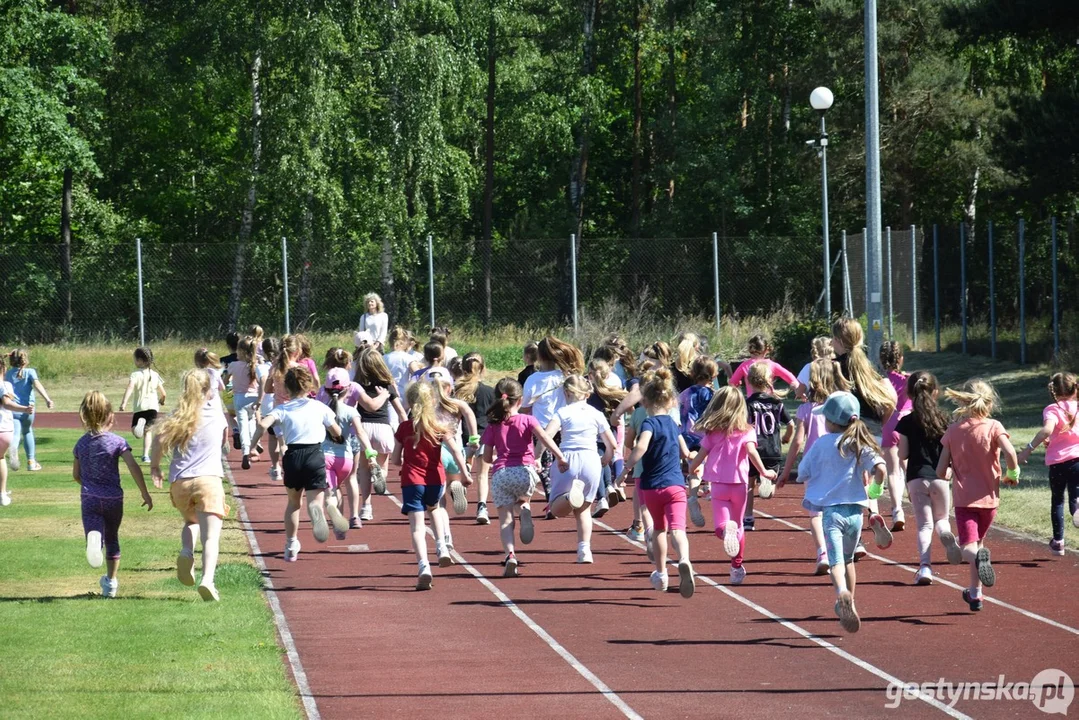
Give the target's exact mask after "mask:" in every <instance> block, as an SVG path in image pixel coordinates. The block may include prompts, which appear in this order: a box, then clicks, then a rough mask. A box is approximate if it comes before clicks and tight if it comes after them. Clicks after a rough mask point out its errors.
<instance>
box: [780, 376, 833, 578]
mask: <svg viewBox="0 0 1079 720" xmlns="http://www.w3.org/2000/svg"><path fill="white" fill-rule="evenodd" d="M806 385H807V387H808V388H809V390H808V393H807V395H806V402H804V403H802V404H801V405H800V406H799V407H798V414H797V415H796V416H795V420H794V423H795V431H794V440H793V441H792V442H791V446H790V447H789V448H788V449H787V462H786V464H785V465H784V466H783V474H782V475H780V477H779V484H778V486H777V487H783V486H784V485H786V484H787V482H788V481H789V480H790V479H791V471H792V470H793V469H794V463H795V461H797V460H798V453H799V452H802V451H804V452H809V449H810V448H811V447H813V444H814V443H815V442H817V439H818V438H820V436H821V435H824V434H826V433H827V432H828V430H827V428H826V427H825V420H824V416H823V415H822V414H821V413H820V412H819V411H818V408H820V407H821V406H822V405H824V401H825V400H827V399H828V396H829V395H831V394H832V393H834V392H836V391H837V390H842V389H843V387H844V383H843V376H842V374H841V373H840V371H839V364H838V363H836V362H835V361H834V360H831V359H827V358H822V359H820V360H814V361H813V362H812V363H810V369H809V378H808V380H807V383H806ZM797 482H799V483H801V482H803V480H802V478H800V477H799V478H798V479H797ZM809 527H810V530H811V532H812V535H813V542H814V543H815V546H816V549H817V570H816V574H817V575H825V574H827V573H828V553H827V551H826V550H825V548H824V526H823V525H822V524H821V513H820V512H817V511H814V512H811V513H809Z"/></svg>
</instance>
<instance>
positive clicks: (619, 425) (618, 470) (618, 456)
mask: <svg viewBox="0 0 1079 720" xmlns="http://www.w3.org/2000/svg"><path fill="white" fill-rule="evenodd" d="M602 349H603V348H600V350H602ZM597 354H598V351H597ZM588 380H589V382H591V383H592V394H591V395H589V397H588V404H589V405H591V406H592V407H594V408H595V409H596V410H599V411H600V412H601V413H603V416H604V417H610V415H611V413H612V412H614V410H615V408H617V407H618V404H619V403H621V402H622V400H623V399H624V398H625V397H626V391H625V390H623V389H622V381H621V380H619V379H618V376H617V375H615V374H614V373H613V372H611V366H610V365H609V364H608V363H607V362H606V361H605V360H602V359H600V358H598V357H595V355H594V356H593V357H592V362H590V363H588ZM610 427H611V431H612V432H613V433H614V439H615V445H614V446H613V447H611V446H610V445H607V444H606V443H604V442H603V441H602V440H601V441H600V442H599V444H598V445H597V449H598V450H599V451H600V453H601V454H602V453H605V452H607V450H608V449H610V450H611V452H612V455H613V459H612V461H611V463H610V464H609V465H604V466H603V482H602V483H600V487H599V488H597V490H596V492H597V498H596V499H595V500H593V505H595V504H596V503H598V504H599V510H597V511H596V512H595V513H594V514H593V516H592V517H602V515H600V512H599V511H600V510H602V509H603V506H604V504H606V506H607V509H610V508H611V507H614V506H615V505H617V504H618V503H620V502H622V501H623V500H626V490H625V488H623V487H622V486H620V485H619V484H618V480H619V478H621V477H622V471H623V470H624V469H625V463H624V462H623V455H622V447H623V445H624V443H625V442H626V423H625V420H624V418H623V416H621V415H619V416H618V417H617V418H614V422H613V423H610Z"/></svg>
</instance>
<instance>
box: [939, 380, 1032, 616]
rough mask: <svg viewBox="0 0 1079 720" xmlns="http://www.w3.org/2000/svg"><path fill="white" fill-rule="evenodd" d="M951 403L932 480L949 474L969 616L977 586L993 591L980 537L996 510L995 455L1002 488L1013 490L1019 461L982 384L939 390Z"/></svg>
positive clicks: (991, 393) (977, 602)
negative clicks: (965, 570) (967, 573)
mask: <svg viewBox="0 0 1079 720" xmlns="http://www.w3.org/2000/svg"><path fill="white" fill-rule="evenodd" d="M944 394H945V396H946V397H947V398H948V399H949V400H951V401H952V402H954V403H955V404H956V405H957V406H958V407H956V409H955V412H954V413H953V415H954V417H955V418H956V420H957V422H955V423H953V424H952V425H951V426H950V427H949V428H948V430H947V431H946V432H945V433H944V436H943V437H942V438H941V439H940V444H941V448H942V449H941V452H940V462H939V463H937V477H938V478H940V479H941V480H945V479H947V477H948V469H949V468H951V471H952V499H953V500H954V502H955V525H956V528H957V529H958V530H959V533H958V535H959V545H960V547H961V548H962V549H963V559H964V560H965V561H967V562H968V563H970V587H968V588H965V589H964V590H963V602H965V603H967V605H969V606H970V609H971V610H972V611H975V612H977V611H979V610H981V609H982V586H983V585H984V586H986V587H993V585H995V584H996V582H997V576H996V572H995V571H994V570H993V564H992V561H991V558H990V554H989V548H987V547H985V536H986V533H988V532H989V528H990V527H991V526H992V524H993V518H994V517H996V514H997V507H999V506H1000V480H1001V472H1000V453H1001V452H1003V453H1004V458H1005V460H1006V462H1007V466H1008V474H1007V477H1006V478H1005V480H1004V482H1005V484H1007V485H1018V484H1019V458H1018V456H1017V455H1016V453H1015V448H1014V447H1012V443H1011V440H1009V437H1008V431H1007V430H1005V429H1004V426H1003V425H1001V424H1000V422H998V421H997V420H994V419H992V417H991V415H992V414H993V410H994V409H995V408H998V407H1000V399H999V398H998V397H997V393H996V390H994V389H993V386H992V385H990V384H989V383H988V382H986V381H985V380H971V381H969V382H967V383H966V385H964V386H963V389H962V390H951V389H949V390H945V391H944Z"/></svg>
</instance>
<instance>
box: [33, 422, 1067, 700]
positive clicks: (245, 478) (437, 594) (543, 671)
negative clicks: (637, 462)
mask: <svg viewBox="0 0 1079 720" xmlns="http://www.w3.org/2000/svg"><path fill="white" fill-rule="evenodd" d="M72 421H73V422H72ZM61 423H62V424H63V425H65V426H69V427H70V426H73V425H74V426H77V417H74V418H73V417H72V416H70V415H68V416H64V415H62V414H59V413H56V414H46V415H42V416H41V417H39V419H38V424H39V426H53V427H56V426H59V425H60V424H61ZM238 459H239V458H238V453H236V452H233V453H231V456H230V460H231V463H230V464H231V465H232V467H233V473H235V483H236V490H237V494H238V496H239V497H240V498H241V499H242V501H243V504H244V506H245V508H246V511H247V514H248V516H249V519H250V524H251V528H252V530H253V533H254V538H255V540H256V542H257V543H258V546H259V547H260V548H261V551H262V560H263V561H264V563H265V565H266V569H267V575H268V578H269V579H270V581H271V583H272V585H273V587H274V588H275V591H276V595H277V599H278V601H279V603H280V608H281V610H282V611H283V621H284V622H285V623H287V627H288V630H289V631H290V634H291V638H292V640H293V641H294V643H295V647H296V650H297V653H298V658H299V663H300V664H301V665H302V668H303V670H304V671H305V672H304V676H305V679H306V683H307V686H308V687H309V690H308V688H307V687H304V686H303V683H301V691H302V692H305V693H306V692H309V694H310V695H309V697H308V698H307V700H308V709H309V710H311V708H312V701H313V706H314V708H315V709H316V712H317V713H318V714H319V715H321V716H322V717H325V718H337V717H342V718H343V717H356V716H361V717H386V716H407V715H410V714H415V713H417V712H423V713H424V714H425V715H431V716H436V715H439V716H448V717H462V718H469V717H477V718H479V717H485V718H489V717H492V716H493V717H519V716H524V715H528V716H530V717H538V718H546V717H551V718H556V717H557V718H565V717H578V716H587V717H590V718H603V717H611V718H616V717H638V716H639V717H648V718H652V717H660V718H673V717H702V716H703V717H730V716H735V715H738V716H758V715H765V714H771V713H775V712H784V711H786V712H794V713H796V714H797V716H798V717H831V716H836V717H844V718H852V717H881V716H888V717H946V716H948V715H949V714H951V715H952V716H956V717H964V716H969V717H978V718H995V717H1009V718H1010V717H1017V716H1025V717H1034V716H1040V713H1039V712H1037V710H1036V709H1035V708H1034V704H1033V703H1032V702H1031V701H1030V700H1026V699H1024V700H1010V701H1009V700H1003V699H1002V700H999V701H985V700H974V699H960V700H958V701H957V702H955V703H954V708H952V709H949V708H948V707H947V706H948V704H949V701H948V700H947V699H943V700H941V701H940V702H939V703H937V704H935V705H934V704H930V703H929V702H926V701H924V700H922V699H903V700H902V702H901V704H900V705H899V707H898V708H896V709H888V708H887V707H886V704H890V703H889V698H888V695H887V693H886V690H887V688H888V685H889V682H890V681H892V680H899V681H902V682H904V683H911V682H913V683H936V682H937V681H938V680H941V679H943V680H944V681H945V682H950V683H957V682H964V681H967V682H978V683H995V682H996V681H997V678H998V676H1000V675H1002V674H1003V675H1004V676H1005V682H1024V683H1029V682H1030V681H1031V680H1032V679H1033V678H1034V676H1035V675H1036V674H1037V673H1039V672H1040V671H1042V670H1044V669H1047V668H1059V669H1061V670H1064V671H1066V672H1068V673H1070V675H1071V677H1072V678H1073V679H1079V604H1077V601H1076V598H1077V597H1079V566H1077V563H1076V556H1075V555H1074V554H1069V555H1068V556H1067V557H1062V558H1061V557H1053V556H1052V555H1050V553H1049V550H1048V547H1047V546H1045V545H1042V544H1041V543H1036V542H1030V541H1027V540H1023V539H1020V538H1017V537H1015V536H1012V535H1010V534H1008V533H1006V532H1004V531H999V530H994V531H992V532H991V534H990V536H989V539H988V542H987V545H988V546H989V547H990V548H991V549H992V552H993V560H994V566H995V567H996V569H997V585H996V587H994V588H991V589H988V590H987V596H988V597H989V598H993V599H995V600H997V601H999V604H995V603H993V602H990V601H987V602H986V603H985V609H984V610H983V611H982V612H980V613H972V612H970V611H969V610H968V608H967V606H966V604H965V603H964V602H962V600H961V599H960V596H959V595H960V593H959V590H958V589H955V588H953V587H950V586H948V585H946V584H945V582H946V581H950V582H951V583H954V584H956V585H958V586H965V585H966V584H967V581H968V577H969V571H968V568H967V567H966V566H954V567H953V566H950V565H948V564H947V562H946V560H945V559H944V554H943V551H942V548H940V546H939V543H938V544H937V545H936V546H935V547H934V549H933V555H934V571H935V572H936V574H937V578H938V579H937V582H935V583H934V584H933V585H932V586H929V587H915V586H914V585H913V584H912V581H913V577H914V575H913V571H914V570H916V569H917V557H918V556H917V552H916V550H915V537H914V536H915V533H914V531H913V530H912V529H911V530H907V531H905V532H901V533H897V534H896V540H895V542H894V543H893V545H892V547H891V548H889V549H888V550H885V551H879V550H875V549H874V548H873V546H872V534H871V533H868V532H867V533H866V534H865V536H864V539H865V541H866V544H867V547H868V548H869V549H870V551H871V552H872V553H873V554H874V556H871V557H870V558H867V559H865V560H863V561H862V562H860V563H858V566H857V567H858V587H857V593H856V597H857V607H858V609H859V611H860V613H861V616H862V629H861V631H860V632H859V633H857V634H855V635H848V634H847V633H845V632H844V631H843V630H842V629H841V628H840V627H839V623H838V621H837V619H836V618H835V615H834V614H833V611H832V604H833V602H834V598H835V596H834V592H833V590H832V588H831V584H830V583H829V581H828V578H827V577H814V576H813V575H812V570H813V562H812V558H813V556H814V552H815V550H814V548H813V547H812V540H811V538H810V536H809V535H808V534H807V533H805V532H803V531H802V530H801V529H804V528H808V521H807V517H806V514H805V513H804V511H802V510H801V508H800V504H799V503H800V499H801V488H800V487H799V486H788V487H787V488H784V489H782V490H780V491H779V492H778V494H777V497H776V498H775V499H774V500H770V501H760V500H758V502H757V513H758V515H757V517H758V520H757V528H758V529H757V530H756V531H755V532H753V533H750V534H749V536H748V539H747V548H746V562H745V566H746V569H747V570H748V576H747V577H746V580H745V583H744V584H743V585H741V586H737V587H732V586H729V583H728V571H729V561H728V560H727V559H726V558H725V556H724V555H723V551H722V544H721V542H720V541H719V540H718V539H717V538H716V537H715V536H714V535H713V534H712V533H711V518H710V517H708V518H707V519H708V524H707V525H706V527H705V528H704V529H695V528H692V527H691V528H690V529H691V532H690V550H691V557H692V559H693V560H694V565H695V568H696V571H697V573H698V575H699V576H703V577H699V578H698V582H697V593H696V595H695V596H694V597H693V598H691V599H689V600H684V599H682V598H681V597H680V596H679V595H678V594H677V593H669V594H665V595H664V594H660V593H656V592H654V591H652V589H651V587H650V586H649V583H648V574H649V572H650V570H651V566H650V565H649V563H648V561H647V558H646V557H645V554H644V551H643V550H641V549H640V548H639V547H637V546H634V545H633V544H631V543H630V542H628V541H627V540H626V539H625V537H624V536H623V535H622V534H621V532H620V531H622V530H624V529H625V528H626V527H628V525H629V522H630V516H631V509H630V506H629V504H628V503H627V504H622V505H619V506H618V507H616V508H615V509H613V510H612V511H611V512H610V513H608V514H607V516H606V517H605V518H603V520H602V521H601V522H602V524H603V526H606V527H603V526H601V525H599V524H597V526H596V529H595V533H594V535H593V541H592V549H593V553H594V556H595V564H593V565H577V564H576V563H575V555H576V534H575V528H574V524H573V521H572V520H569V519H565V520H554V521H543V520H537V522H536V539H535V541H534V542H533V543H532V544H531V545H527V546H522V545H518V556H519V558H520V559H521V561H522V562H523V563H524V566H523V567H522V569H521V577H519V578H514V579H503V578H502V577H501V573H502V568H501V567H500V565H499V562H500V561H501V559H502V550H501V545H500V543H499V540H498V531H497V525H496V524H491V525H487V526H478V525H476V524H475V522H474V519H473V514H474V512H475V506H474V505H473V504H471V503H470V505H469V511H468V513H467V514H466V515H464V516H461V517H460V518H454V519H453V522H452V527H453V535H454V542H455V545H456V548H457V551H458V553H460V556H459V557H460V559H461V560H463V561H464V562H466V563H468V564H469V565H470V566H471V568H472V569H473V572H474V573H475V574H473V573H471V572H469V570H468V569H466V568H465V567H464V566H462V565H456V566H454V567H451V568H447V569H444V570H440V569H438V568H437V567H436V568H435V569H434V572H435V583H434V588H433V589H432V590H431V591H429V592H416V591H415V590H414V589H413V588H414V585H415V577H416V570H417V568H416V562H415V559H414V556H413V553H412V551H411V546H410V539H409V532H408V522H407V519H406V518H405V517H404V516H402V515H401V514H400V511H399V509H398V507H397V505H396V504H394V502H393V501H392V500H391V498H390V497H376V498H375V500H374V510H375V520H374V521H371V522H368V523H365V524H364V527H363V529H360V530H351V531H349V537H348V539H347V540H346V541H344V542H337V541H335V540H334V539H333V538H332V537H331V540H330V541H329V542H328V543H326V544H324V545H319V544H318V543H316V542H315V541H314V538H313V537H312V535H311V531H310V525H309V524H308V523H307V521H306V516H305V517H304V521H303V522H302V524H301V530H300V540H301V543H302V545H303V550H302V551H301V553H300V559H299V561H298V562H296V563H285V562H283V561H282V559H281V552H282V549H283V546H284V529H283V524H282V519H281V518H282V513H283V510H284V505H285V491H284V488H283V487H282V486H281V485H280V484H279V483H272V482H270V480H269V478H268V476H267V468H268V465H267V463H265V462H263V463H256V464H255V465H254V466H253V467H252V469H251V470H249V471H246V472H245V471H241V470H239V463H238ZM393 489H395V483H392V482H391V490H393ZM474 497H475V496H474V492H470V499H471V500H474ZM702 506H703V507H704V509H705V514H706V517H707V516H708V510H709V507H708V504H707V503H704V504H703V505H702ZM542 507H543V501H542V497H540V498H539V499H538V500H537V501H536V502H534V503H533V508H534V510H535V512H536V514H537V516H539V515H541V510H542ZM491 509H492V513H493V506H492V508H491ZM1046 510H1047V511H1048V508H1047V509H1046ZM304 515H305V514H304ZM909 517H910V513H909V512H908V518H909ZM908 527H909V525H908ZM616 531H617V532H616ZM430 547H431V548H432V549H433V543H432V544H431V545H430ZM432 557H433V552H432ZM904 564H905V565H904ZM476 575H482V576H483V577H484V578H486V579H487V583H488V584H485V583H484V582H482V581H481V580H480V579H479V578H477V577H476ZM676 579H677V573H676V572H674V571H673V568H672V580H674V581H675V582H672V585H676ZM709 581H713V582H714V583H715V584H718V585H719V586H720V587H719V588H717V587H715V586H714V585H713V584H709ZM492 588H494V589H495V592H493V591H492ZM496 592H498V593H499V594H498V595H496V594H495V593H496ZM225 600H226V601H227V598H225ZM510 606H512V608H511V607H510ZM279 622H281V620H280V619H279ZM559 650H560V651H561V652H559Z"/></svg>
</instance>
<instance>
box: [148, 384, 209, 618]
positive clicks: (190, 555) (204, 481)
mask: <svg viewBox="0 0 1079 720" xmlns="http://www.w3.org/2000/svg"><path fill="white" fill-rule="evenodd" d="M180 385H181V388H182V390H181V394H180V401H179V402H178V403H177V404H176V410H175V411H174V412H173V413H172V414H171V415H169V416H168V417H167V418H165V420H164V421H163V422H162V423H161V429H160V431H159V432H158V435H157V440H156V441H155V442H154V452H153V459H152V461H151V463H150V473H151V475H152V476H153V479H154V487H156V488H159V489H160V488H161V486H162V485H163V483H164V477H163V476H162V474H161V458H162V456H163V455H165V454H169V455H171V456H172V460H171V461H170V462H169V498H170V499H171V500H172V506H173V507H174V508H176V509H177V510H179V511H180V516H181V517H183V519H184V527H183V529H182V530H181V531H180V554H179V555H178V556H177V557H176V578H177V579H178V580H179V581H180V583H182V584H183V585H187V586H188V587H190V586H192V585H194V584H195V573H194V567H195V545H197V544H198V543H199V541H200V540H201V542H202V578H201V579H200V580H199V585H198V592H199V596H200V597H201V598H202V599H203V600H206V601H207V602H214V601H217V600H218V599H219V595H218V593H217V587H216V586H215V585H214V576H215V574H216V572H217V558H218V547H219V544H220V541H221V523H222V522H223V521H224V519H225V516H226V515H227V514H228V506H227V505H226V504H225V490H224V485H223V482H224V477H225V468H224V466H223V465H222V463H221V447H222V445H223V444H226V443H227V442H228V422H227V421H226V420H225V415H224V413H222V412H221V407H220V406H219V405H218V403H217V402H215V401H214V387H213V376H212V375H211V374H209V373H207V372H204V371H200V370H192V371H189V372H186V373H184V376H183V379H182V380H181V381H180Z"/></svg>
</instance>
